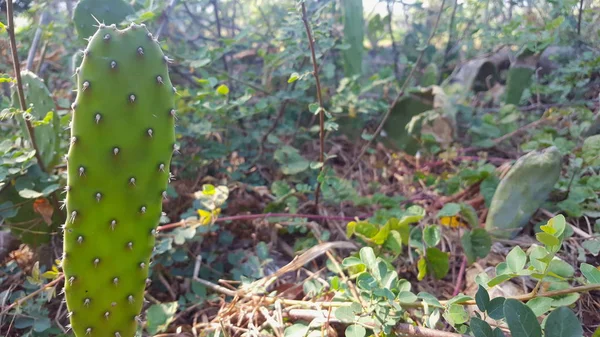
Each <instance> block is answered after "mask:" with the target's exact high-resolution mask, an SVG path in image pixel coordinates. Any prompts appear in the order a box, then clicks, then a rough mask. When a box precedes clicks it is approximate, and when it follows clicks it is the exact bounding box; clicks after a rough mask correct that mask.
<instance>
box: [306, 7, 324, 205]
mask: <svg viewBox="0 0 600 337" xmlns="http://www.w3.org/2000/svg"><path fill="white" fill-rule="evenodd" d="M301 6H302V22H304V28H305V29H306V35H307V37H308V46H309V48H310V54H311V58H312V64H313V75H314V76H315V82H316V85H317V102H318V104H319V108H318V109H319V111H318V112H319V162H320V163H321V168H320V170H319V172H323V168H324V167H325V105H324V104H323V96H322V93H321V80H320V79H319V65H318V63H317V56H316V53H315V41H314V39H313V36H312V32H311V30H310V25H309V23H308V15H307V14H306V4H305V3H304V2H302V5H301ZM319 174H320V173H319ZM320 191H321V183H320V182H317V188H316V190H315V208H316V209H317V212H318V209H319V192H320Z"/></svg>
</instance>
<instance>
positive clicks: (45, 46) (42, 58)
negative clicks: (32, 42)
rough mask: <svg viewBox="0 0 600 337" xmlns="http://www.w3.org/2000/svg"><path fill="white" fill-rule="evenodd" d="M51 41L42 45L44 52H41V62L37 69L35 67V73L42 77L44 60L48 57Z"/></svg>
mask: <svg viewBox="0 0 600 337" xmlns="http://www.w3.org/2000/svg"><path fill="white" fill-rule="evenodd" d="M48 44H49V41H48V40H46V41H44V44H43V45H42V50H41V51H40V62H38V64H37V67H35V73H36V74H38V75H40V73H41V71H42V65H44V58H45V57H46V51H47V50H48Z"/></svg>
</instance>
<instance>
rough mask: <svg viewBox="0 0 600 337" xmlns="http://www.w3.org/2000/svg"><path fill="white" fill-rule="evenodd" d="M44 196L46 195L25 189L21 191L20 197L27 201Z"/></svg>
mask: <svg viewBox="0 0 600 337" xmlns="http://www.w3.org/2000/svg"><path fill="white" fill-rule="evenodd" d="M43 195H44V194H42V193H40V192H36V191H34V190H31V189H28V188H24V189H22V190H20V191H19V196H21V197H22V198H25V199H35V198H39V197H41V196H43Z"/></svg>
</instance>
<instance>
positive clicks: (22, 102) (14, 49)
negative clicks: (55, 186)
mask: <svg viewBox="0 0 600 337" xmlns="http://www.w3.org/2000/svg"><path fill="white" fill-rule="evenodd" d="M6 17H7V21H8V27H6V31H7V32H8V37H9V40H10V49H11V53H12V61H13V69H14V72H15V77H16V79H17V92H18V94H19V105H20V106H21V110H23V111H26V110H27V104H26V103H25V94H24V92H23V80H22V79H21V65H20V64H19V54H18V53H17V41H16V39H15V29H14V25H15V23H14V20H13V3H12V1H7V2H6ZM23 119H24V120H25V125H26V127H27V134H28V136H29V139H30V141H31V146H32V147H33V149H34V150H35V159H36V160H37V162H38V165H39V167H40V169H41V170H42V171H44V172H46V167H45V166H44V162H43V161H42V155H41V153H40V150H39V148H38V146H37V143H36V142H35V133H34V131H33V126H32V125H31V121H29V120H28V119H27V118H23Z"/></svg>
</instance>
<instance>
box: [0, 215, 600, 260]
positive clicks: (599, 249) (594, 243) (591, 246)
mask: <svg viewBox="0 0 600 337" xmlns="http://www.w3.org/2000/svg"><path fill="white" fill-rule="evenodd" d="M0 208H1V207H0ZM581 246H582V247H583V248H585V249H587V250H588V251H589V252H590V253H591V254H592V255H594V256H598V254H599V253H600V239H598V238H592V239H589V240H587V241H584V242H582V243H581Z"/></svg>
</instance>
